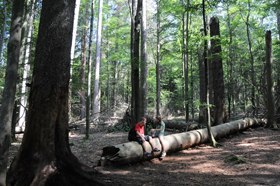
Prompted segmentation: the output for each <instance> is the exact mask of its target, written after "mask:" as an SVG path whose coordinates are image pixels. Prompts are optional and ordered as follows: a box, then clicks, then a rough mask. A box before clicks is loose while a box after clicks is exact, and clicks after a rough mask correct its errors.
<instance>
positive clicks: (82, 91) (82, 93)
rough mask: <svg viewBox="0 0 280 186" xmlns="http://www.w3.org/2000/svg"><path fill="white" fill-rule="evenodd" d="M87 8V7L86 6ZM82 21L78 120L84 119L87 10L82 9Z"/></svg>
mask: <svg viewBox="0 0 280 186" xmlns="http://www.w3.org/2000/svg"><path fill="white" fill-rule="evenodd" d="M86 6H87V5H86ZM83 17H84V20H83V24H84V27H83V31H82V33H83V34H82V42H81V67H80V80H81V83H82V86H81V89H80V119H83V118H84V117H85V89H84V85H85V83H86V63H87V43H88V37H87V35H88V27H87V25H88V21H89V20H88V8H87V7H86V8H85V9H84V16H83Z"/></svg>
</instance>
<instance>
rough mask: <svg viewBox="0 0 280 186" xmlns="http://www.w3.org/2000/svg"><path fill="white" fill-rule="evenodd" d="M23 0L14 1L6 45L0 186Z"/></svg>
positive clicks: (0, 118)
mask: <svg viewBox="0 0 280 186" xmlns="http://www.w3.org/2000/svg"><path fill="white" fill-rule="evenodd" d="M23 7H24V1H23V0H15V1H14V3H13V13H12V19H11V27H10V39H9V43H8V59H7V67H6V75H5V86H4V91H3V99H2V106H1V111H0V185H1V186H2V185H3V186H5V185H6V171H7V164H8V153H9V146H10V139H11V124H12V115H13V108H14V101H15V93H16V83H17V70H18V62H19V52H20V40H21V35H20V33H21V28H22V15H23Z"/></svg>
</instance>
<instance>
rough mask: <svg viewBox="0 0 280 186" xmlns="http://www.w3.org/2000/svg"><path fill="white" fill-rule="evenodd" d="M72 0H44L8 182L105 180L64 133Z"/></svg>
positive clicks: (34, 185) (40, 184)
mask: <svg viewBox="0 0 280 186" xmlns="http://www.w3.org/2000/svg"><path fill="white" fill-rule="evenodd" d="M74 8H75V1H72V0H43V2H42V11H41V19H40V26H39V34H38V40H37V45H36V52H35V61H34V69H33V79H32V83H31V91H30V95H29V110H28V113H27V120H26V130H25V134H24V137H23V140H22V145H21V147H20V149H19V151H18V154H17V156H16V157H15V159H14V161H13V163H12V164H11V167H10V169H9V171H8V174H7V185H8V186H10V185H21V186H27V185H28V186H44V185H73V186H74V185H75V186H76V185H86V186H88V185H104V184H102V183H101V182H100V181H97V180H95V179H94V177H93V173H94V172H95V171H94V170H93V169H92V168H90V167H88V166H86V165H82V164H81V163H80V162H79V160H78V159H77V158H76V157H75V156H74V155H73V154H72V152H71V150H70V147H69V136H68V88H69V79H70V49H71V38H72V29H73V19H74Z"/></svg>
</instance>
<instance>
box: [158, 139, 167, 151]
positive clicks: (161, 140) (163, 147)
mask: <svg viewBox="0 0 280 186" xmlns="http://www.w3.org/2000/svg"><path fill="white" fill-rule="evenodd" d="M158 139H159V141H160V143H161V146H162V152H165V146H164V143H163V135H159V137H158Z"/></svg>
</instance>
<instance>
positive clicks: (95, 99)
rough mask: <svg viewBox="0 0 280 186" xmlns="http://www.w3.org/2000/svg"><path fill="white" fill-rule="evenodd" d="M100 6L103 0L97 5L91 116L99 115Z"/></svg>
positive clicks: (101, 6)
mask: <svg viewBox="0 0 280 186" xmlns="http://www.w3.org/2000/svg"><path fill="white" fill-rule="evenodd" d="M102 8H103V0H99V6H98V25H97V36H96V61H95V76H94V96H93V117H94V118H97V117H98V116H99V74H100V63H101V53H100V50H101V31H102Z"/></svg>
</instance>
